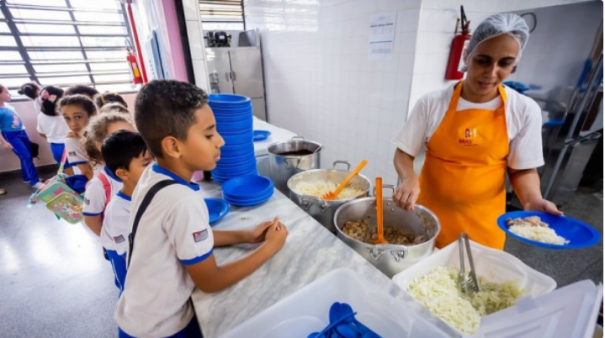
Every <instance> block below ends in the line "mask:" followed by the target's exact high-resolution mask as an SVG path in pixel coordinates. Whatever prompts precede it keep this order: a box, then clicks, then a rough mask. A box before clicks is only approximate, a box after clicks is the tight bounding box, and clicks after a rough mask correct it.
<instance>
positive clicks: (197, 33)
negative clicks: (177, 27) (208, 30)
mask: <svg viewBox="0 0 605 338" xmlns="http://www.w3.org/2000/svg"><path fill="white" fill-rule="evenodd" d="M183 11H184V13H185V21H187V22H186V25H187V37H188V39H189V48H190V50H191V59H192V61H193V74H194V76H195V84H196V85H197V86H198V87H200V88H202V89H204V90H205V91H206V92H209V91H210V83H209V80H208V68H207V66H206V53H205V51H204V39H203V36H204V32H203V31H202V22H201V21H200V7H199V3H198V1H197V0H183Z"/></svg>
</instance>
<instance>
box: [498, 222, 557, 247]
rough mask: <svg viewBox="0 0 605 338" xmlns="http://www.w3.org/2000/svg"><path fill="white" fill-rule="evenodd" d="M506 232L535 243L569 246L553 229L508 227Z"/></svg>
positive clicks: (520, 226) (521, 226)
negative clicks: (508, 231)
mask: <svg viewBox="0 0 605 338" xmlns="http://www.w3.org/2000/svg"><path fill="white" fill-rule="evenodd" d="M508 230H510V232H512V233H513V234H515V235H519V236H521V237H524V238H527V239H531V240H532V241H536V242H542V243H548V244H556V245H565V244H569V241H568V240H566V239H565V238H563V237H561V236H559V235H557V233H556V232H555V231H554V230H553V229H551V228H547V227H541V226H523V225H513V226H511V227H509V228H508Z"/></svg>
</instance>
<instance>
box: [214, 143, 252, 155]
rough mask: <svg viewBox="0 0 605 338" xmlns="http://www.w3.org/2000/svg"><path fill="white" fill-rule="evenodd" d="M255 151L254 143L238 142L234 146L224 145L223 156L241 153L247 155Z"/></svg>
mask: <svg viewBox="0 0 605 338" xmlns="http://www.w3.org/2000/svg"><path fill="white" fill-rule="evenodd" d="M253 152H254V145H253V144H252V143H246V144H236V145H233V146H227V145H226V146H223V147H222V148H221V157H223V156H225V157H235V156H241V155H247V154H250V153H253Z"/></svg>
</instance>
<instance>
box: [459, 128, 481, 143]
mask: <svg viewBox="0 0 605 338" xmlns="http://www.w3.org/2000/svg"><path fill="white" fill-rule="evenodd" d="M476 139H477V128H466V129H465V130H464V137H459V138H458V143H459V144H461V145H464V146H476V145H477V144H476Z"/></svg>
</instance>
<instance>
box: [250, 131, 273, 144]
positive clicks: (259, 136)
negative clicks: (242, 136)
mask: <svg viewBox="0 0 605 338" xmlns="http://www.w3.org/2000/svg"><path fill="white" fill-rule="evenodd" d="M252 135H253V139H254V142H260V141H264V140H266V139H268V138H269V136H271V132H270V131H268V130H255V131H254V133H253V134H252Z"/></svg>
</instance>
